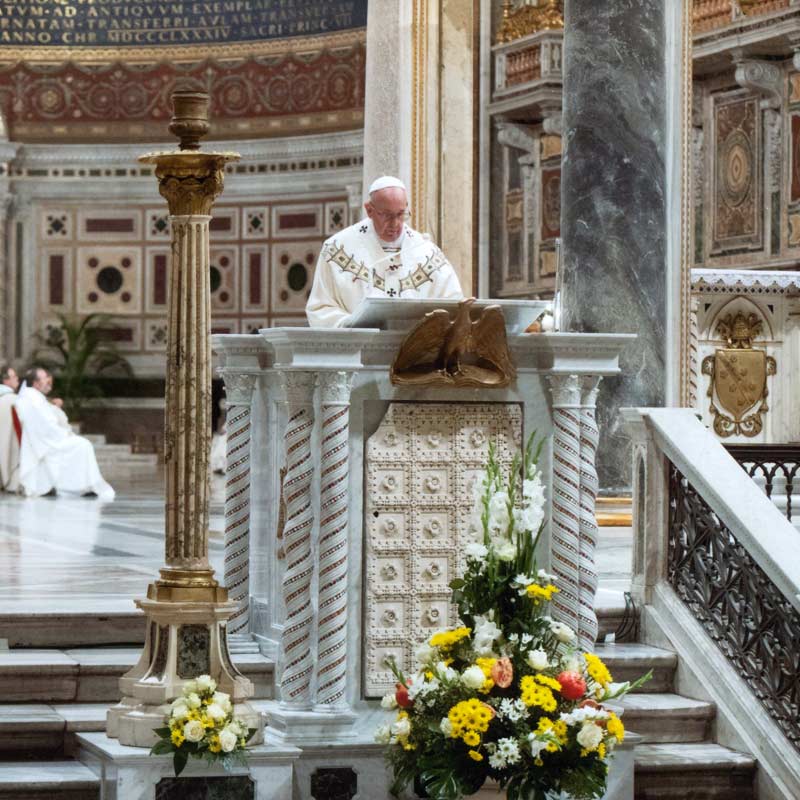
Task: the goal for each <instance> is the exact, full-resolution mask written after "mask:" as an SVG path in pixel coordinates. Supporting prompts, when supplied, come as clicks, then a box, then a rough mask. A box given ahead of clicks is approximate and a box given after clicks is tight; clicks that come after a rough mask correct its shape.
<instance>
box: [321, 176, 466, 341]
mask: <svg viewBox="0 0 800 800" xmlns="http://www.w3.org/2000/svg"><path fill="white" fill-rule="evenodd" d="M364 208H365V210H366V212H367V218H366V219H364V220H362V221H361V222H357V223H356V224H355V225H351V226H350V227H349V228H345V229H344V230H343V231H339V233H336V234H334V235H333V236H331V237H330V239H328V240H327V241H326V242H325V243H324V244H323V246H322V251H321V252H320V255H319V259H318V261H317V269H316V273H315V274H314V285H313V286H312V288H311V295H310V296H309V298H308V303H307V304H306V316H307V317H308V322H309V325H311V327H312V328H341V327H344V326H346V325H347V324H348V322H349V319H350V317H351V315H352V313H353V311H354V310H355V309H356V307H357V306H358V304H359V303H360V302H361V301H362V300H363V299H364V298H365V297H368V296H369V297H402V298H423V297H440V298H445V299H459V298H461V297H463V294H462V292H461V285H460V284H459V282H458V276H457V275H456V273H455V270H454V269H453V267H452V265H451V264H450V262H449V261H448V260H447V258H445V255H444V253H443V252H442V251H441V250H440V249H439V248H438V247H437V246H436V245H435V244H434V243H433V242H431V241H430V240H428V239H426V238H425V237H424V236H423V235H422V234H421V233H419V232H418V231H415V230H413V229H412V228H410V227H409V226H408V225H406V224H405V220H406V219H407V218H408V200H407V195H406V188H405V186H404V185H403V183H402V182H401V181H400V180H398V179H397V178H392V177H389V176H385V177H383V178H378V180H376V181H375V182H374V183H373V184H372V186H371V187H370V191H369V200H368V202H366V203H365V204H364Z"/></svg>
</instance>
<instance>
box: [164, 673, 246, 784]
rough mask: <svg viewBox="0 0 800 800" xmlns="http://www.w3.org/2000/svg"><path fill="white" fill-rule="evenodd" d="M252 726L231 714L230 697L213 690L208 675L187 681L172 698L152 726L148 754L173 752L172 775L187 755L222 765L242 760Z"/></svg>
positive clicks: (184, 762)
mask: <svg viewBox="0 0 800 800" xmlns="http://www.w3.org/2000/svg"><path fill="white" fill-rule="evenodd" d="M255 732H256V729H255V728H248V727H247V726H246V725H245V724H244V723H243V722H242V721H241V720H239V719H235V718H234V716H233V705H232V703H231V698H230V696H229V695H227V694H226V693H225V692H218V691H217V684H216V682H215V681H214V680H213V679H212V678H211V677H210V676H209V675H201V676H200V677H199V678H196V679H195V680H192V681H187V683H186V685H185V686H184V687H183V695H182V696H181V697H177V698H176V699H175V700H173V701H172V706H171V708H170V713H169V714H168V715H167V716H166V717H165V719H164V727H163V728H156V729H155V731H154V733H155V734H156V735H157V736H158V737H159V738H158V741H157V742H156V743H155V744H154V745H153V748H152V749H151V750H150V753H151V754H152V755H164V754H165V753H172V754H173V765H174V768H175V776H176V777H177V776H178V775H180V774H181V772H183V769H184V767H185V766H186V762H187V761H188V760H189V756H192V757H193V758H205V760H206V761H207V762H208V763H209V764H210V763H212V762H213V761H219V762H220V763H221V764H222V766H223V767H224V768H225V769H230V768H231V767H232V766H234V765H236V764H241V765H244V764H245V763H246V760H245V755H244V748H245V745H246V744H247V742H248V741H249V740H250V738H251V737H252V736H253V734H254V733H255Z"/></svg>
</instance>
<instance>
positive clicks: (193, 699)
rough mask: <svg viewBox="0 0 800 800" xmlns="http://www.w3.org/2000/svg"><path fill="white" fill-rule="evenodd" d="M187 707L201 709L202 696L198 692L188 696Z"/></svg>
mask: <svg viewBox="0 0 800 800" xmlns="http://www.w3.org/2000/svg"><path fill="white" fill-rule="evenodd" d="M186 705H187V706H189V708H200V695H199V694H197V692H190V693H189V694H187V695H186Z"/></svg>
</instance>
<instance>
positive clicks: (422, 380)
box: [389, 297, 517, 387]
mask: <svg viewBox="0 0 800 800" xmlns="http://www.w3.org/2000/svg"><path fill="white" fill-rule="evenodd" d="M474 302H475V298H474V297H471V298H468V299H467V300H462V301H461V303H459V306H458V310H457V311H456V314H455V319H452V320H451V319H450V313H449V312H448V311H445V310H444V309H442V308H439V309H436V310H435V311H431V312H430V313H428V314H426V315H425V316H424V317H423V318H422V320H420V321H419V322H418V323H417V324H416V325H415V326H414V328H412V329H411V331H410V333H409V334H408V335H407V336H406V338H405V339H404V340H403V342H402V344H401V345H400V349H399V350H398V352H397V355H396V356H395V359H394V363H393V364H392V367H391V370H390V372H389V375H390V377H391V381H392V383H393V384H395V385H401V386H402V385H406V386H409V385H410V386H424V385H432V384H438V385H444V386H484V387H503V386H508V385H509V384H510V383H511V381H512V380H513V379H514V378H515V377H516V374H517V372H516V368H515V367H514V362H513V360H512V358H511V353H510V351H509V349H508V341H507V339H506V322H505V317H504V316H503V312H502V310H501V308H500V306H487V307H486V308H484V309H483V311H482V312H481V315H480V317H479V318H478V319H477V320H475V321H474V322H473V320H472V319H471V317H470V306H471V305H472V304H473V303H474Z"/></svg>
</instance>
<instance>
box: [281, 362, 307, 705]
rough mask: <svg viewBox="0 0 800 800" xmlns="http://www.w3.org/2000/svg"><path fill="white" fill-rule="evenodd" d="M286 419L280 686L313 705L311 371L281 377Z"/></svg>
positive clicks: (288, 698)
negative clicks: (284, 615)
mask: <svg viewBox="0 0 800 800" xmlns="http://www.w3.org/2000/svg"><path fill="white" fill-rule="evenodd" d="M283 380H284V385H285V390H286V401H287V406H288V421H287V424H286V433H285V438H284V443H285V453H286V466H285V469H286V477H285V479H284V482H283V501H284V504H285V508H286V520H285V523H284V527H283V549H284V553H285V558H286V568H285V572H284V576H283V600H284V604H285V606H286V619H285V623H284V629H283V636H282V639H281V658H282V666H283V670H282V673H281V680H280V688H281V702H282V704H283V705H284V706H287V707H294V708H300V709H302V708H310V707H311V705H312V703H311V676H312V673H313V671H314V660H313V656H312V652H311V634H312V625H313V621H314V609H313V607H312V603H311V583H312V577H313V574H314V564H313V561H312V548H311V537H312V532H313V528H314V512H313V510H312V502H311V485H312V481H313V477H314V461H313V458H312V457H311V434H312V431H313V428H314V384H315V374H314V373H313V372H289V373H287V374H285V375H284V377H283Z"/></svg>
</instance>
